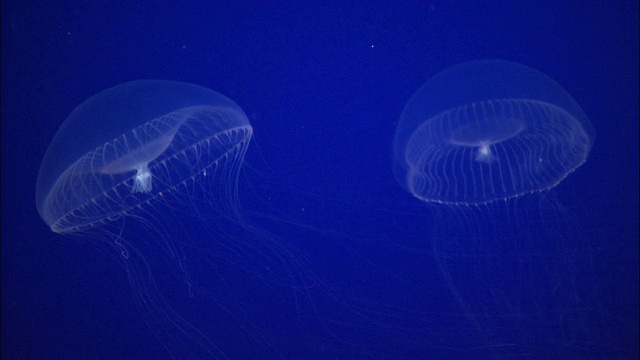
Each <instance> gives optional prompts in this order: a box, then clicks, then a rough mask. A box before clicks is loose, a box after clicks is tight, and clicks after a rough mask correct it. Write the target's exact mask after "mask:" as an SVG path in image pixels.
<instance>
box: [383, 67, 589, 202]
mask: <svg viewBox="0 0 640 360" xmlns="http://www.w3.org/2000/svg"><path fill="white" fill-rule="evenodd" d="M593 140H594V131H593V127H592V125H591V123H590V122H589V120H588V118H587V116H586V115H585V114H584V111H583V110H582V108H581V107H580V106H579V105H578V104H577V103H576V101H575V100H574V99H573V98H572V97H571V96H570V95H569V94H568V93H567V92H566V91H565V90H564V89H563V88H562V87H561V86H560V85H559V84H558V83H557V82H555V81H554V80H553V79H551V78H549V77H548V76H546V75H545V74H543V73H541V72H539V71H537V70H534V69H532V68H529V67H527V66H524V65H520V64H516V63H512V62H507V61H503V60H479V61H471V62H468V63H464V64H460V65H456V66H453V67H451V68H449V69H446V70H444V71H442V72H440V73H438V74H436V75H435V76H434V77H433V78H431V79H430V80H429V81H427V82H426V83H425V84H424V85H423V86H422V87H421V88H420V89H419V90H418V91H416V93H415V94H414V95H413V97H412V98H411V99H410V100H409V102H408V103H407V105H406V106H405V108H404V110H403V112H402V115H401V117H400V121H399V123H398V126H397V128H396V136H395V140H394V154H395V155H394V173H395V176H396V179H397V180H398V182H399V183H400V184H401V185H402V186H403V187H404V188H405V189H406V190H408V191H409V192H411V193H412V194H413V195H414V196H416V197H417V198H419V199H422V200H424V201H433V202H437V203H451V204H483V203H488V202H492V201H497V200H505V199H509V198H514V197H518V196H521V195H523V194H528V193H535V192H539V191H543V190H546V189H550V188H552V187H554V186H556V185H557V184H559V183H560V181H562V179H564V178H565V177H566V176H568V175H569V174H570V173H572V172H573V171H574V170H575V169H577V168H578V167H579V166H580V165H582V164H583V163H584V162H585V161H586V159H587V156H588V154H589V152H590V150H591V146H592V144H593ZM541 159H542V161H541ZM487 165H490V166H487Z"/></svg>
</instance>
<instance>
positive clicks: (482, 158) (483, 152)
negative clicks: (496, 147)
mask: <svg viewBox="0 0 640 360" xmlns="http://www.w3.org/2000/svg"><path fill="white" fill-rule="evenodd" d="M475 160H476V161H479V162H483V163H486V164H491V163H492V162H493V161H494V160H495V156H493V154H492V153H491V145H490V144H489V143H482V142H481V143H480V146H479V147H478V151H477V152H476V157H475Z"/></svg>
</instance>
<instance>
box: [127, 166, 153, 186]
mask: <svg viewBox="0 0 640 360" xmlns="http://www.w3.org/2000/svg"><path fill="white" fill-rule="evenodd" d="M136 171H137V172H138V173H137V174H136V176H135V178H134V180H133V189H131V192H133V193H146V192H149V191H151V189H152V188H153V186H152V183H151V179H152V176H151V172H150V171H149V167H148V166H147V164H144V165H143V166H140V167H139V168H137V169H136Z"/></svg>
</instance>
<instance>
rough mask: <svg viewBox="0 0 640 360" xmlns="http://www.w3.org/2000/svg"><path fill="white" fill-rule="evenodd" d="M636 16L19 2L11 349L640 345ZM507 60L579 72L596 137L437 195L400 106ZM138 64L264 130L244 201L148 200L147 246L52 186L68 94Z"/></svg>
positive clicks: (6, 70) (141, 233) (132, 227)
mask: <svg viewBox="0 0 640 360" xmlns="http://www.w3.org/2000/svg"><path fill="white" fill-rule="evenodd" d="M637 30H638V5H637V4H636V3H635V2H632V1H621V2H615V3H606V4H605V3H595V2H594V3H576V4H552V5H549V4H544V5H542V4H539V2H535V1H532V2H517V4H513V5H498V4H493V3H483V4H473V3H467V2H462V3H461V2H458V1H446V2H432V3H426V2H416V3H413V4H411V3H405V4H396V3H386V2H368V3H362V4H350V5H333V4H326V3H325V2H320V3H317V4H307V3H305V4H302V3H301V4H299V5H279V6H267V5H263V4H237V3H235V2H229V3H228V4H215V5H214V4H212V3H210V2H207V1H203V2H201V3H194V2H191V3H189V2H186V3H185V2H169V3H166V2H165V3H158V2H146V3H145V2H126V3H125V2H123V3H121V4H114V3H111V2H71V1H63V2H51V3H46V4H44V3H36V2H31V1H26V2H25V1H22V2H20V1H4V2H3V4H2V108H1V110H2V357H3V358H5V359H156V358H183V359H191V358H230V359H257V358H265V359H268V358H275V359H369V358H371V359H386V358H397V359H470V358H478V359H495V358H499V359H502V358H505V359H506V358H508V359H560V358H563V359H565V358H567V359H570V358H574V359H635V358H638V351H639V350H638V336H639V334H638V332H639V331H638V305H639V304H638V107H639V105H638V96H639V94H638V65H637V64H638V60H639V59H638V31H637ZM483 58H500V59H505V60H509V61H514V62H518V63H521V64H525V65H527V66H530V67H533V68H535V69H537V70H539V71H541V72H543V73H545V74H546V75H548V76H550V77H551V78H553V79H555V80H556V81H557V82H558V83H559V84H561V85H562V86H563V87H564V88H565V89H566V91H567V92H568V93H569V94H571V95H572V96H573V98H574V99H575V100H576V102H577V103H578V104H580V105H581V106H582V108H583V109H584V112H585V113H586V114H587V116H588V117H589V119H590V121H591V123H592V124H593V127H594V131H595V134H596V137H595V142H594V143H593V147H592V149H591V152H590V154H589V157H588V159H587V161H586V163H585V164H584V165H583V166H581V167H580V168H578V169H577V170H576V171H575V172H574V173H572V174H571V175H569V176H568V177H567V178H566V179H564V180H563V181H562V182H561V183H560V184H559V185H558V186H556V187H554V188H552V189H550V190H549V191H545V192H543V193H541V194H537V195H535V196H525V197H524V198H521V199H517V200H515V201H508V202H504V203H501V204H500V205H499V206H485V207H475V206H474V207H463V208H455V207H454V208H452V207H448V206H444V207H439V206H437V205H434V204H426V203H424V202H421V201H419V200H417V199H415V198H414V197H413V196H411V194H409V193H407V192H406V191H405V190H404V189H403V188H402V187H401V186H400V185H399V184H398V183H397V182H396V179H395V178H394V174H393V170H392V169H393V161H394V155H393V141H394V135H395V131H396V125H397V124H398V120H399V118H400V114H401V112H402V110H403V108H404V106H405V104H406V103H407V101H408V100H409V99H410V97H411V96H412V94H413V93H414V92H415V91H416V90H417V89H418V88H419V87H420V86H421V85H422V84H423V83H424V82H425V81H427V80H428V79H429V78H430V77H432V76H433V75H435V74H436V73H437V72H438V71H440V70H443V69H445V68H448V67H450V66H452V65H455V64H458V63H461V62H464V61H469V60H473V59H483ZM136 79H165V80H175V81H183V82H190V83H195V84H198V85H201V86H205V87H207V88H210V89H213V90H215V91H218V92H220V93H222V94H224V95H226V96H228V97H229V98H231V99H233V100H234V101H235V102H236V103H237V104H238V105H239V106H240V107H241V108H242V109H243V110H244V111H245V112H246V114H247V115H248V118H249V121H250V122H251V124H252V125H253V128H254V139H253V141H252V143H251V145H250V146H249V149H248V152H247V156H246V159H245V161H244V167H243V170H242V171H241V173H240V176H239V178H238V180H237V189H238V194H239V199H238V204H237V205H236V206H233V207H230V209H232V210H230V211H237V212H238V213H240V214H242V220H241V221H238V220H237V219H238V218H237V217H234V216H229V217H224V216H211V217H203V216H202V214H200V217H198V216H195V215H193V213H189V212H188V211H182V210H181V209H182V208H181V206H185V204H184V203H178V204H173V206H172V207H171V208H167V213H168V214H170V215H165V216H166V218H165V219H164V220H163V221H161V222H160V223H162V224H164V226H166V227H167V228H161V227H158V226H157V223H156V224H155V225H156V226H155V227H154V228H153V229H149V228H147V227H145V226H143V225H140V223H139V222H138V223H136V219H135V218H129V219H127V220H126V221H125V222H124V225H122V223H118V224H117V226H116V227H117V228H118V229H120V228H121V227H122V228H123V229H125V231H124V233H125V234H126V240H127V241H128V243H129V244H133V248H135V249H136V250H138V251H139V255H140V256H139V257H131V258H129V259H125V258H123V257H122V256H121V255H120V252H119V251H118V247H117V246H114V240H115V238H114V237H113V233H114V232H115V233H117V231H113V230H111V232H106V233H102V234H101V233H99V232H92V233H91V234H83V235H77V236H71V237H68V236H67V237H65V236H61V235H57V234H54V233H52V232H51V231H50V230H49V229H48V227H47V226H46V225H45V223H44V222H43V221H42V219H41V218H40V216H39V215H38V212H37V210H36V207H35V188H36V178H37V176H38V170H39V167H40V163H41V160H42V158H43V156H44V153H45V151H46V149H47V146H48V144H49V142H50V141H51V139H52V138H53V136H54V134H55V132H56V130H57V129H58V127H59V126H60V125H61V124H62V122H63V121H64V120H65V118H66V117H67V116H68V115H69V113H70V112H71V111H72V110H73V109H74V108H75V107H76V106H77V105H78V104H80V103H81V102H82V101H84V100H85V99H87V98H88V97H90V96H92V95H93V94H96V93H98V92H99V91H101V90H104V89H106V88H109V87H112V86H115V85H118V84H120V83H124V82H127V81H131V80H136ZM232 183H233V181H232ZM200 200H202V199H200ZM211 201H214V199H212V200H211ZM200 203H202V202H200ZM220 208H225V209H229V208H227V207H225V206H221V207H218V209H220ZM184 209H191V208H190V207H189V206H186V207H184ZM205 215H206V214H205ZM209 215H212V214H209ZM218 215H219V214H218ZM230 218H231V219H234V220H235V222H233V221H230V220H229V219H230ZM165 239H168V240H167V241H165ZM168 243H169V244H171V245H174V246H176V247H177V248H178V249H179V251H178V253H179V254H178V255H175V254H172V253H171V251H169V250H167V248H166V247H163V246H164V245H166V244H168ZM147 270H148V271H149V272H147ZM131 274H134V278H135V274H137V275H139V276H141V277H140V278H138V279H142V280H140V281H138V282H136V281H135V280H134V281H133V282H132V281H130V279H131V276H132V275H131ZM140 274H142V275H140ZM148 274H151V275H148ZM187 275H188V276H187ZM141 294H143V295H141ZM158 296H159V297H158Z"/></svg>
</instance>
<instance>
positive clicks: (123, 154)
mask: <svg viewBox="0 0 640 360" xmlns="http://www.w3.org/2000/svg"><path fill="white" fill-rule="evenodd" d="M251 135H252V128H251V125H250V124H249V121H248V119H247V117H246V115H245V114H244V112H243V111H242V109H240V107H238V106H237V105H236V104H235V103H234V102H233V101H231V100H230V99H228V98H226V97H225V96H223V95H221V94H219V93H217V92H215V91H212V90H209V89H205V88H203V87H200V86H196V85H192V84H186V83H179V82H172V81H157V80H153V81H152V80H142V81H134V82H130V83H126V84H123V85H119V86H116V87H114V88H111V89H107V90H105V91H103V92H101V93H99V94H97V95H95V96H93V97H91V98H90V99H88V100H87V101H85V102H84V103H82V104H81V105H80V106H78V107H77V108H76V109H75V110H74V111H73V112H72V113H71V115H70V116H69V117H68V118H67V120H66V121H65V123H64V124H63V125H62V126H61V127H60V129H59V130H58V133H57V134H56V136H55V138H54V139H53V141H52V142H51V144H50V146H49V148H48V150H47V153H46V155H45V158H44V160H43V162H42V166H41V168H40V173H39V175H38V185H37V189H36V199H37V200H36V202H37V207H38V211H39V213H40V215H41V216H42V218H43V219H44V221H45V222H46V223H47V225H49V226H50V227H51V229H52V230H53V231H55V232H59V233H73V232H76V231H81V230H89V229H91V228H95V227H98V226H99V225H100V224H104V223H106V222H109V221H112V220H114V219H118V218H120V217H121V216H123V215H126V214H127V213H128V212H130V211H132V210H134V209H136V208H138V207H140V206H144V205H145V204H147V203H149V202H150V201H152V200H154V199H155V198H156V197H157V196H159V194H162V193H168V192H171V191H173V190H174V189H175V188H176V187H179V186H181V185H184V184H185V183H186V182H187V181H189V180H190V179H192V178H193V177H194V176H196V175H199V174H203V173H204V172H206V171H207V169H209V168H212V167H213V168H216V167H220V166H227V164H228V161H227V160H228V159H230V158H236V157H240V158H241V157H242V156H244V152H245V150H246V147H247V146H248V144H249V141H250V139H251Z"/></svg>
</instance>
